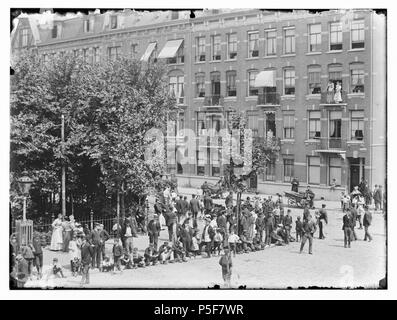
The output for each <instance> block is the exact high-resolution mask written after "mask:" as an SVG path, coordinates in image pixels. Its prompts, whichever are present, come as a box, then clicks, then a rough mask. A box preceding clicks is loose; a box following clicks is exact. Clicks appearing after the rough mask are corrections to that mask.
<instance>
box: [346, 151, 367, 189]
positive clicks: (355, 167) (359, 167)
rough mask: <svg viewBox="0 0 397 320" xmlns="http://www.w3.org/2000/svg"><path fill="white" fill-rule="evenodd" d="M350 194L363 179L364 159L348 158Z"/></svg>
mask: <svg viewBox="0 0 397 320" xmlns="http://www.w3.org/2000/svg"><path fill="white" fill-rule="evenodd" d="M349 162H350V192H351V191H353V189H354V187H355V186H358V185H359V184H360V181H361V179H362V178H363V177H364V158H350V159H349Z"/></svg>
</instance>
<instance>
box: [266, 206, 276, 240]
mask: <svg viewBox="0 0 397 320" xmlns="http://www.w3.org/2000/svg"><path fill="white" fill-rule="evenodd" d="M274 229H275V222H274V217H273V213H272V212H271V211H270V212H268V213H267V215H266V218H265V245H266V247H269V246H270V244H271V241H272V239H271V233H272V231H273V230H274Z"/></svg>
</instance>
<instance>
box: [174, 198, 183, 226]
mask: <svg viewBox="0 0 397 320" xmlns="http://www.w3.org/2000/svg"><path fill="white" fill-rule="evenodd" d="M182 207H183V197H182V196H179V197H178V200H176V202H175V209H176V211H177V215H178V223H180V222H181V219H182V216H183V208H182Z"/></svg>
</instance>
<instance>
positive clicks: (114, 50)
mask: <svg viewBox="0 0 397 320" xmlns="http://www.w3.org/2000/svg"><path fill="white" fill-rule="evenodd" d="M120 53H121V47H109V48H108V59H109V61H115V60H117V59H118V58H120Z"/></svg>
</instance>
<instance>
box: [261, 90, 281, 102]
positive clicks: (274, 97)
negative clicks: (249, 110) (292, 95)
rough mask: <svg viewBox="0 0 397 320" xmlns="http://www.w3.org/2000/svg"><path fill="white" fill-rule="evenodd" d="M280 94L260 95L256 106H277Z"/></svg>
mask: <svg viewBox="0 0 397 320" xmlns="http://www.w3.org/2000/svg"><path fill="white" fill-rule="evenodd" d="M279 104H280V94H279V93H278V92H268V93H260V94H259V95H258V103H257V105H279Z"/></svg>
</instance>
